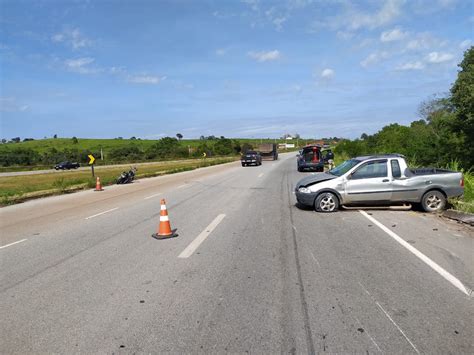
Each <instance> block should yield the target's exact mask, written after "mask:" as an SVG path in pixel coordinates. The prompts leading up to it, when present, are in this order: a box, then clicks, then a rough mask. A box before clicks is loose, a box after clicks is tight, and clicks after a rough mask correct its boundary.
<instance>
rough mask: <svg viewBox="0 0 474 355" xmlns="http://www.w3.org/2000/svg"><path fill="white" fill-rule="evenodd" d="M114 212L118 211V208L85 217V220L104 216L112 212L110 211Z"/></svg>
mask: <svg viewBox="0 0 474 355" xmlns="http://www.w3.org/2000/svg"><path fill="white" fill-rule="evenodd" d="M115 210H118V207H115V208H112V209H111V210H107V211H104V212H100V213H97V214H95V215H93V216H89V217H86V218H85V219H91V218H94V217H97V216H101V215H103V214H106V213H109V212H112V211H115Z"/></svg>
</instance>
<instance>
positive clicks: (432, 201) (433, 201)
mask: <svg viewBox="0 0 474 355" xmlns="http://www.w3.org/2000/svg"><path fill="white" fill-rule="evenodd" d="M442 203H443V201H442V200H441V199H440V198H439V197H438V196H436V195H430V196H428V197H427V198H426V206H427V207H428V208H429V209H431V210H437V209H439V208H440V207H441V205H442Z"/></svg>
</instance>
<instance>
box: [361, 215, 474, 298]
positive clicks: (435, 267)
mask: <svg viewBox="0 0 474 355" xmlns="http://www.w3.org/2000/svg"><path fill="white" fill-rule="evenodd" d="M359 212H360V213H361V214H362V215H364V216H365V217H366V218H367V219H369V220H370V221H371V222H373V223H374V224H375V225H376V226H377V227H379V228H380V229H381V230H383V231H384V232H385V233H387V234H388V235H389V236H391V237H392V238H393V239H395V240H396V241H397V242H398V243H400V244H401V245H402V246H404V247H405V248H406V249H408V250H409V251H410V252H412V253H413V254H415V255H416V256H417V257H418V258H419V259H421V260H422V261H423V262H424V263H425V264H427V265H428V266H429V267H431V268H432V269H433V270H434V271H436V272H437V273H438V274H440V275H441V276H443V277H444V278H445V279H446V280H447V281H449V282H450V283H451V284H453V285H454V286H455V287H456V288H458V289H459V290H460V291H461V292H463V293H465V294H466V295H468V296H470V293H471V292H470V291H469V290H468V289H467V288H466V286H464V285H463V284H462V282H461V281H459V279H457V278H456V277H455V276H453V275H452V274H450V273H449V272H448V271H446V270H445V269H443V268H442V267H441V266H439V265H438V264H436V263H435V262H434V261H433V260H431V259H430V258H429V257H427V256H426V255H425V254H423V253H422V252H420V251H419V250H418V249H416V248H414V247H413V246H412V245H410V244H409V243H408V242H406V241H405V240H404V239H403V238H401V237H399V236H398V235H397V234H396V233H394V232H393V231H391V230H390V229H388V228H387V227H385V226H384V225H383V224H382V223H380V222H379V221H377V220H376V219H375V218H374V217H372V216H370V215H368V214H367V213H366V212H365V211H361V210H359Z"/></svg>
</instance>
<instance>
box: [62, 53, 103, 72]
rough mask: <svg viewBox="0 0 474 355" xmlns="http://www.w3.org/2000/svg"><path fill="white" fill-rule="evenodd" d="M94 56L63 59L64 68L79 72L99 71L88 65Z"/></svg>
mask: <svg viewBox="0 0 474 355" xmlns="http://www.w3.org/2000/svg"><path fill="white" fill-rule="evenodd" d="M94 60H95V59H94V58H91V57H84V58H77V59H67V60H65V61H64V65H65V66H66V69H67V70H69V71H71V72H75V73H79V74H92V73H96V72H98V71H100V70H99V69H97V68H91V67H90V66H89V65H90V64H92V63H93V62H94Z"/></svg>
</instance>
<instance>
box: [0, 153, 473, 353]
mask: <svg viewBox="0 0 474 355" xmlns="http://www.w3.org/2000/svg"><path fill="white" fill-rule="evenodd" d="M306 174H307V173H306ZM304 175H305V173H298V172H297V171H296V163H295V158H294V154H287V155H285V154H284V155H281V156H280V160H278V161H277V162H264V164H263V166H261V167H247V168H242V167H240V165H239V164H238V163H231V164H226V165H220V166H214V167H209V168H204V169H199V170H195V171H190V172H185V173H181V174H175V175H169V176H163V177H158V178H151V179H144V180H139V181H137V182H136V183H134V184H132V185H128V186H113V187H108V188H106V190H105V191H103V192H94V191H87V192H82V193H76V194H71V195H64V196H59V197H51V198H45V199H41V200H36V201H30V202H27V203H24V204H20V205H15V206H11V207H5V208H2V209H1V210H0V216H1V223H2V233H1V242H0V245H1V247H0V260H1V286H0V293H1V307H2V317H1V318H0V349H1V350H0V351H1V352H2V353H22V354H23V353H161V352H171V353H211V352H212V353H226V352H231V353H246V352H249V353H280V352H281V353H322V352H328V353H362V352H364V353H365V352H369V353H379V352H383V353H443V354H444V353H455V354H460V353H466V354H467V353H471V354H472V353H473V352H474V344H473V339H474V322H473V319H474V317H473V316H474V309H473V305H472V304H473V303H472V295H470V292H471V291H470V290H471V289H472V288H473V287H474V260H473V259H474V258H473V250H474V249H473V240H474V235H473V231H472V229H468V227H464V226H461V225H458V224H455V223H453V222H450V221H445V220H442V219H441V218H439V217H437V216H434V215H427V214H424V213H420V212H412V211H388V210H382V211H380V210H377V211H366V213H365V214H364V213H362V212H359V211H358V210H350V211H341V212H338V213H333V214H328V215H326V214H319V213H316V212H313V211H311V210H308V209H300V208H298V207H297V206H295V202H296V201H295V198H294V195H293V193H292V190H293V187H294V185H295V183H296V182H297V181H298V179H299V178H301V177H302V176H304ZM161 198H166V200H167V205H168V212H169V215H170V220H171V225H172V228H177V229H178V234H179V236H178V237H176V238H173V239H169V240H161V241H158V240H155V239H153V238H151V234H152V233H154V232H155V231H156V228H157V226H158V221H159V212H160V205H159V202H160V199H161ZM394 235H395V236H396V237H398V238H399V240H397V238H395V237H394ZM198 237H199V238H198ZM195 240H200V241H201V244H199V245H197V244H196V242H193V241H195ZM404 243H405V244H404ZM407 245H408V247H407ZM409 247H411V248H412V249H411V250H410V249H409ZM413 249H414V250H413ZM417 253H418V254H417ZM423 256H424V257H425V259H423ZM426 257H427V258H429V261H430V262H431V263H430V262H428V261H427V260H426ZM456 280H457V281H456ZM456 282H457V283H456Z"/></svg>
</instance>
